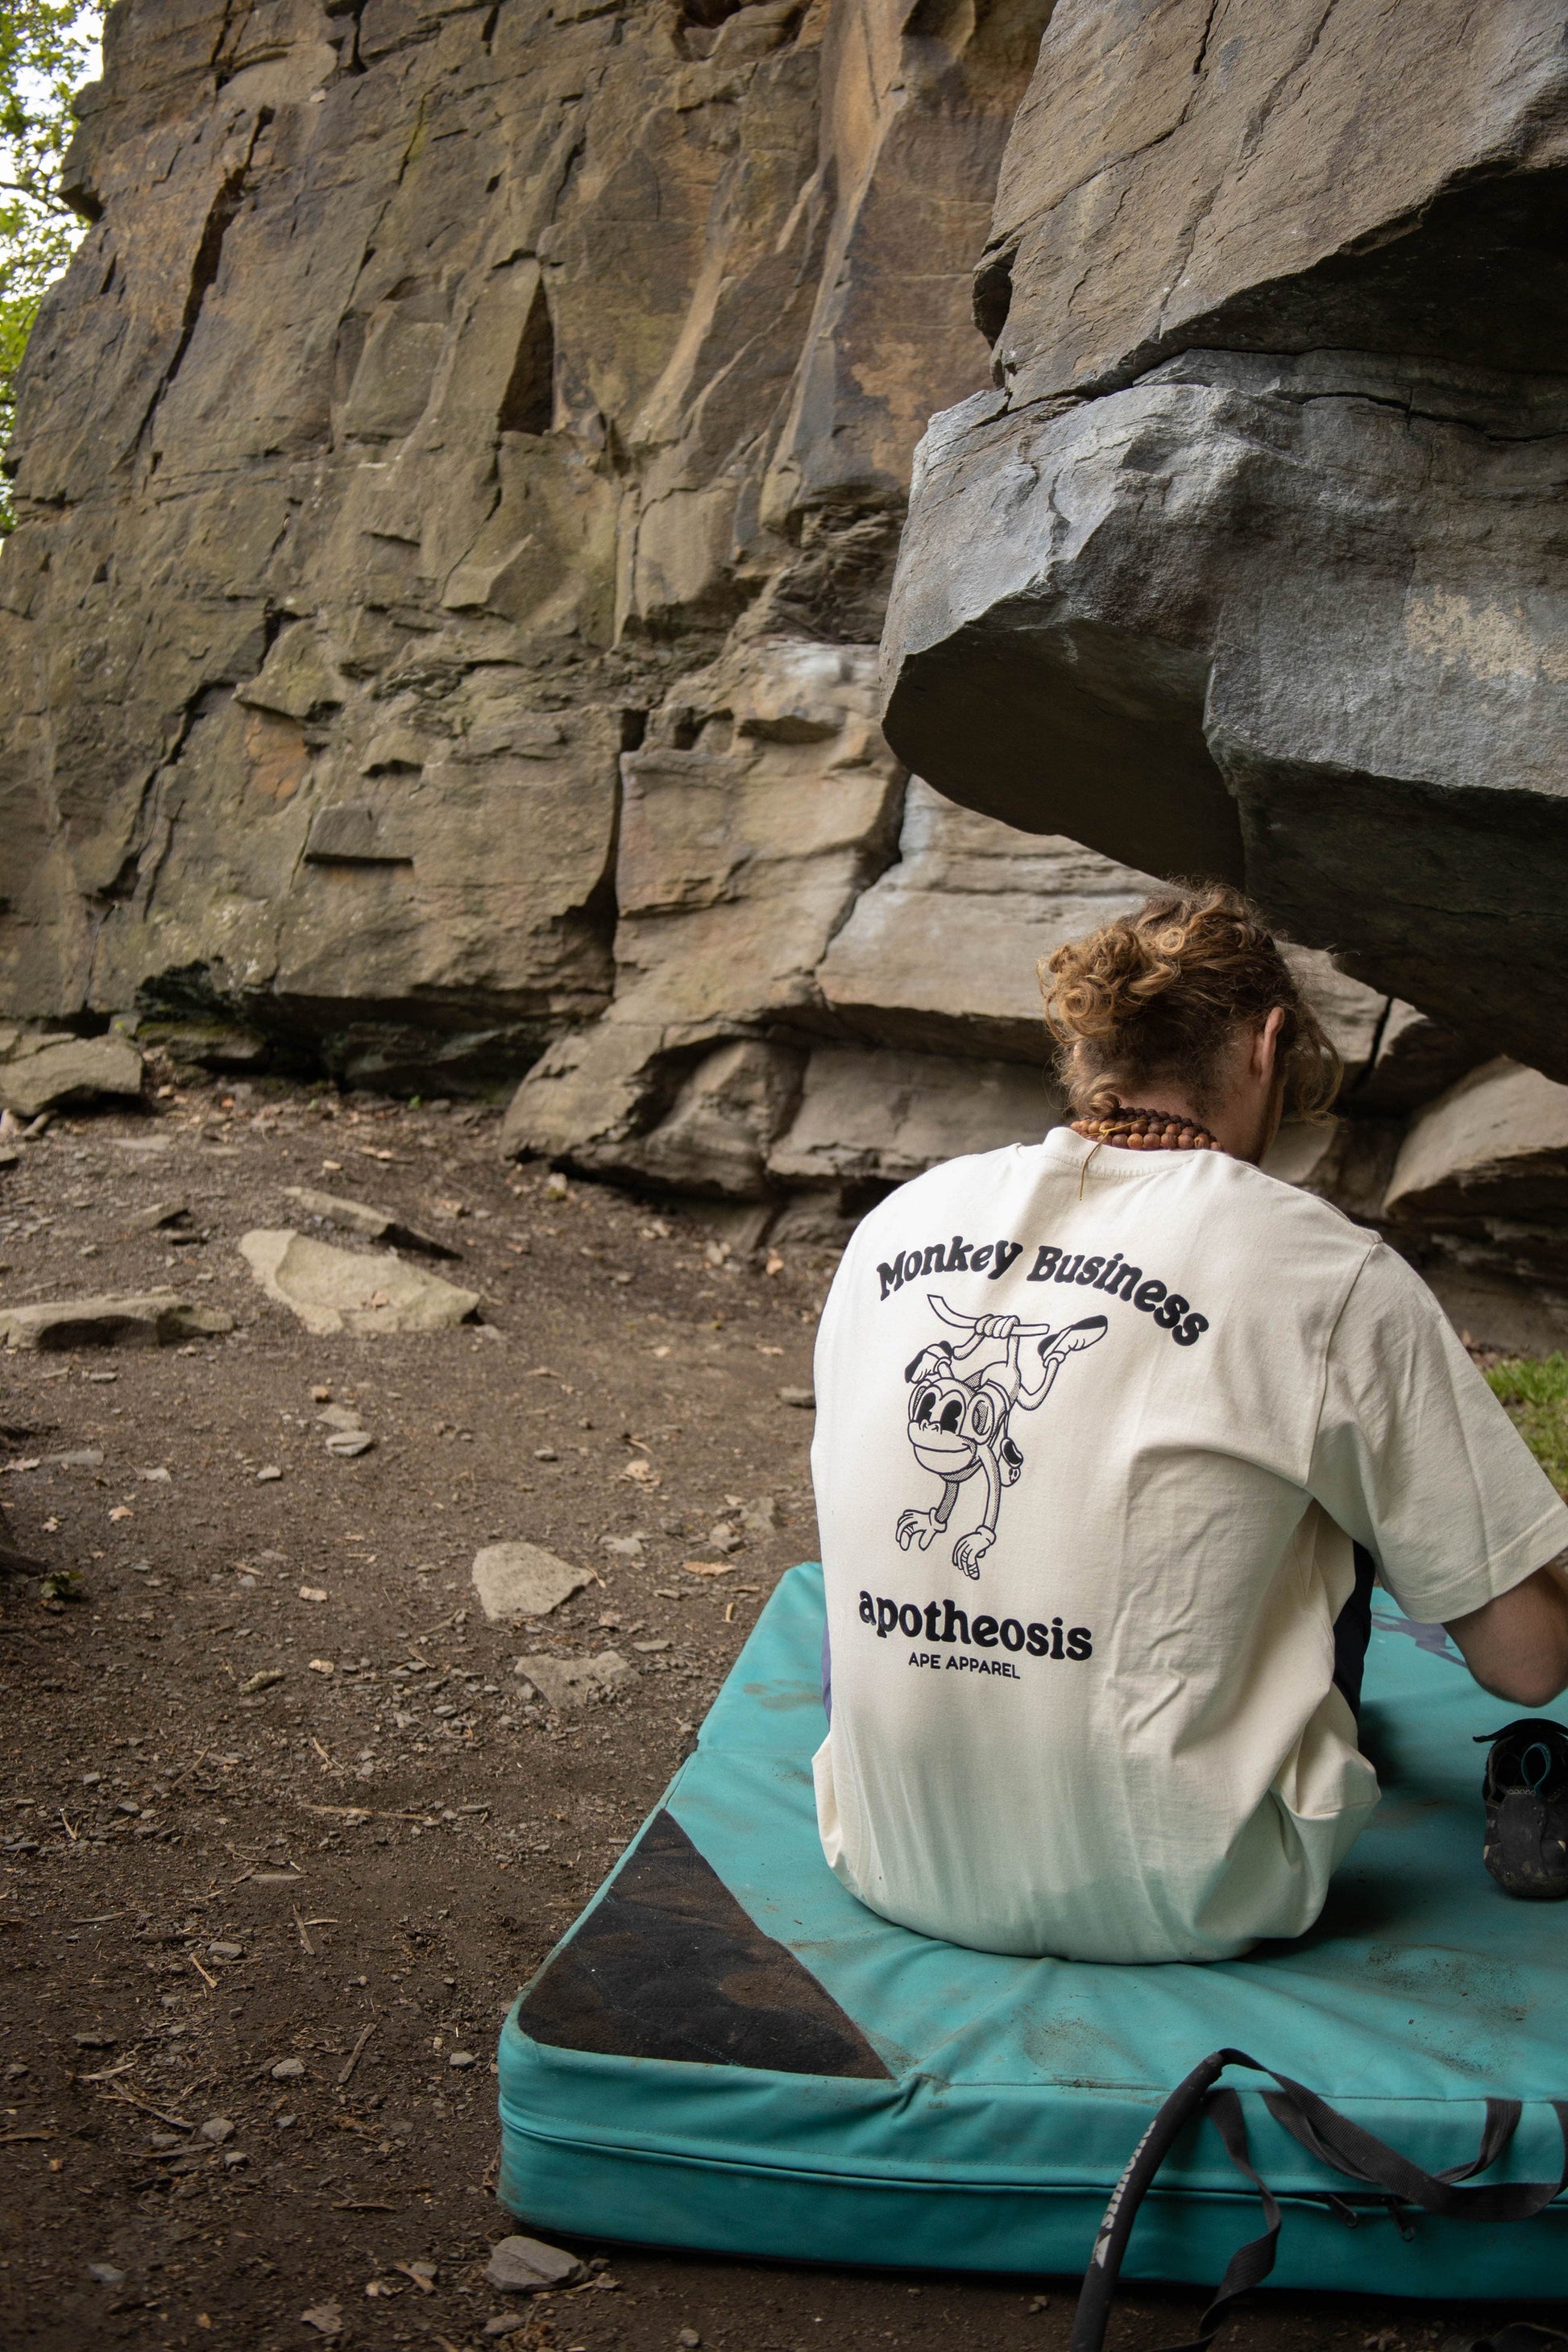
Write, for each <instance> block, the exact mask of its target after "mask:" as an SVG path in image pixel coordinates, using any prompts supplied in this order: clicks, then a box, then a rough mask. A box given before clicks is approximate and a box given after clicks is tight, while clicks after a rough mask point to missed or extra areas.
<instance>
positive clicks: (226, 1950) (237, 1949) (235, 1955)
mask: <svg viewBox="0 0 1568 2352" xmlns="http://www.w3.org/2000/svg"><path fill="white" fill-rule="evenodd" d="M207 1950H208V1952H209V1953H210V1954H211V1956H212V1958H214V1959H215V1960H243V1959H244V1958H245V1946H244V1945H243V1944H209V1945H208V1946H207Z"/></svg>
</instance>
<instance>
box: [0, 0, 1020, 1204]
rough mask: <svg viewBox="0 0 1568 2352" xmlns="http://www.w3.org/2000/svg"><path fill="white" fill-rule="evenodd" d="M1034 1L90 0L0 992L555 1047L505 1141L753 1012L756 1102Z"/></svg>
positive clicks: (804, 954) (667, 1153) (827, 841)
mask: <svg viewBox="0 0 1568 2352" xmlns="http://www.w3.org/2000/svg"><path fill="white" fill-rule="evenodd" d="M1047 6H1048V0H990V5H984V6H976V5H971V0H953V5H935V4H934V0H921V5H919V6H917V7H916V8H915V9H914V10H913V11H912V13H911V11H910V7H909V5H908V0H901V5H889V0H812V5H805V0H758V5H750V6H737V5H735V0H659V5H616V0H553V5H542V0H486V5H460V4H459V0H352V4H351V5H345V0H326V5H322V0H248V5H241V0H227V4H226V5H224V0H120V5H118V6H116V7H115V9H114V10H113V12H112V14H111V16H110V22H109V28H108V36H107V41H106V70H105V76H104V79H103V81H102V83H101V84H100V85H99V86H98V87H97V88H95V89H93V90H92V91H89V93H88V95H87V97H86V100H84V102H83V105H82V116H83V121H82V128H81V132H80V136H79V139H78V141H77V143H76V146H75V148H74V149H73V151H72V154H71V157H70V159H69V165H68V177H69V182H70V184H71V185H72V187H73V189H74V190H75V192H76V195H77V201H78V202H79V204H80V205H82V206H83V208H84V209H86V210H88V211H89V212H90V213H91V214H92V215H95V226H93V227H92V229H91V231H90V232H89V236H88V237H87V239H86V241H85V243H84V245H83V247H82V248H81V250H80V252H79V255H78V257H77V259H76V262H75V264H74V266H73V268H72V269H71V270H70V272H69V274H68V278H66V279H65V281H64V283H63V285H62V286H61V288H60V289H59V290H58V293H57V294H56V295H55V296H54V297H53V298H52V299H51V300H50V302H49V305H48V307H47V311H46V314H45V316H44V318H43V320H41V321H40V324H39V327H38V329H37V333H36V336H35V338H34V342H33V345H32V349H31V351H30V352H29V355H28V361H27V366H26V380H25V383H24V387H23V400H22V415H21V425H20V431H19V435H18V441H17V446H16V452H15V458H16V462H17V464H18V468H19V470H18V471H17V475H16V499H17V505H18V509H19V511H20V513H21V515H22V517H23V521H22V526H21V528H20V529H19V530H17V531H16V534H15V536H14V537H13V538H12V540H11V541H9V543H8V544H7V545H6V547H5V555H4V560H3V562H0V596H3V604H4V610H3V613H0V678H3V686H4V693H5V700H6V705H7V708H8V709H9V711H10V712H11V714H12V715H11V721H10V724H9V726H8V728H7V730H6V736H7V740H6V745H5V765H4V772H3V776H0V793H3V800H0V824H3V826H4V832H5V841H6V866H7V874H6V881H5V907H4V909H3V914H0V1004H3V1005H4V1007H5V1010H6V1011H7V1012H8V1013H13V1014H19V1015H21V1016H24V1017H26V1018H31V1019H35V1020H37V1019H46V1018H47V1019H55V1020H58V1019H61V1018H64V1019H67V1020H73V1019H80V1018H82V1017H83V1016H87V1017H90V1016H94V1015H97V1016H100V1017H101V1016H102V1015H103V1014H106V1013H110V1014H112V1013H125V1012H127V1011H128V1010H130V1009H131V1008H132V1007H135V1006H138V1005H140V1006H142V1008H144V1009H145V1008H149V1007H150V1008H153V1009H162V1010H163V1011H165V1012H174V1013H182V1012H184V1013H197V1014H201V1013H206V1014H213V1013H218V1014H221V1015H223V1016H225V1017H226V1018H229V1019H231V1020H232V1019H238V1020H240V1021H242V1022H245V1023H247V1024H250V1025H252V1026H253V1027H254V1028H255V1029H257V1030H258V1031H259V1032H260V1033H261V1034H263V1035H264V1036H265V1037H267V1038H268V1039H270V1040H272V1041H273V1042H274V1044H275V1045H276V1046H277V1047H279V1049H282V1050H284V1051H286V1052H292V1053H294V1054H295V1055H297V1056H298V1055H304V1056H306V1057H307V1058H309V1057H310V1056H320V1057H321V1059H322V1060H323V1061H324V1062H325V1064H326V1066H328V1067H330V1068H331V1069H332V1070H334V1071H336V1072H337V1073H339V1074H341V1075H342V1076H345V1077H347V1078H349V1079H350V1080H353V1081H355V1082H358V1083H361V1084H384V1085H392V1086H395V1087H412V1086H418V1085H423V1086H424V1087H426V1088H427V1089H428V1088H431V1087H442V1088H449V1087H458V1088H459V1089H461V1088H473V1087H480V1086H485V1085H489V1086H493V1085H494V1084H495V1083H497V1082H498V1081H500V1080H503V1079H505V1078H506V1077H508V1076H516V1075H521V1072H523V1071H524V1070H526V1069H527V1068H528V1067H529V1066H530V1065H531V1064H532V1063H533V1062H534V1061H535V1060H536V1058H537V1057H538V1055H540V1054H541V1052H542V1049H544V1048H545V1047H546V1046H547V1045H552V1043H556V1042H557V1041H561V1042H560V1044H559V1050H558V1051H557V1052H556V1053H555V1054H554V1055H552V1058H551V1060H550V1061H549V1063H548V1064H547V1065H546V1066H545V1067H544V1069H543V1070H542V1073H541V1076H540V1078H539V1082H538V1085H537V1087H536V1089H535V1090H534V1097H533V1098H532V1099H531V1102H530V1103H529V1104H528V1105H526V1106H525V1107H524V1108H523V1109H522V1110H521V1112H520V1114H519V1121H520V1124H519V1129H518V1131H519V1133H520V1134H521V1136H522V1137H523V1138H524V1139H533V1138H534V1137H536V1136H537V1138H538V1139H539V1140H541V1141H542V1142H547V1143H558V1144H561V1145H563V1146H572V1145H576V1144H581V1145H582V1147H583V1150H584V1153H585V1154H586V1155H588V1156H590V1157H593V1156H595V1155H596V1156H597V1158H598V1160H601V1161H604V1160H606V1158H611V1159H613V1158H614V1156H615V1152H616V1149H617V1148H618V1146H619V1144H620V1143H621V1142H623V1141H626V1140H627V1139H633V1138H635V1137H636V1136H637V1135H639V1134H640V1133H641V1132H642V1131H644V1130H646V1129H647V1128H648V1127H649V1126H650V1125H651V1124H653V1123H654V1121H655V1120H656V1119H657V1118H658V1116H659V1115H660V1114H661V1113H662V1112H663V1111H664V1110H665V1109H668V1108H669V1107H670V1106H671V1105H672V1104H673V1103H674V1101H675V1100H676V1098H677V1097H678V1096H681V1095H682V1090H683V1089H684V1088H687V1087H689V1081H690V1080H691V1079H692V1078H693V1076H694V1075H695V1074H697V1073H698V1072H699V1067H700V1062H701V1059H702V1056H703V1055H704V1053H705V1052H706V1051H707V1050H708V1049H709V1048H711V1047H714V1046H716V1045H728V1044H729V1042H730V1041H731V1040H734V1039H736V1038H737V1037H744V1038H755V1037H757V1036H759V1035H760V1034H762V1033H763V1032H767V1031H770V1030H771V1029H772V1028H773V1026H774V1025H776V1024H783V1026H784V1029H785V1030H786V1031H787V1033H788V1034H789V1036H790V1038H791V1040H792V1041H793V1042H792V1045H791V1046H790V1047H789V1049H788V1051H787V1052H784V1054H783V1055H782V1056H781V1055H777V1054H773V1052H772V1049H769V1052H768V1053H765V1054H763V1055H762V1058H761V1061H760V1062H759V1061H758V1057H757V1055H754V1054H753V1055H751V1057H750V1058H749V1059H748V1058H747V1057H745V1056H742V1063H743V1065H744V1066H745V1067H746V1068H747V1069H752V1066H753V1065H756V1073H757V1074H756V1076H755V1084H756V1086H758V1087H760V1088H761V1090H762V1094H761V1098H763V1099H766V1100H767V1101H770V1102H774V1103H775V1104H782V1103H783V1102H784V1099H785V1097H790V1098H792V1099H793V1094H794V1093H795V1092H798V1085H797V1080H798V1077H799V1075H800V1067H801V1064H802V1057H803V1055H804V1052H805V1044H806V1041H808V1040H809V1039H810V1038H812V1037H814V1036H820V1037H823V1038H833V1037H841V1036H843V1035H844V1034H847V1026H848V1025H849V1024H847V1022H846V1021H844V1020H841V1019H840V1018H839V1017H838V1015H837V1013H836V1012H835V1010H834V1000H833V997H832V993H831V983H830V982H828V981H827V980H826V979H825V978H824V977H823V976H822V967H823V965H824V962H825V959H826V957H827V954H828V950H829V947H830V943H831V942H833V941H834V940H835V938H836V936H837V934H838V933H839V931H840V930H841V929H842V928H843V927H844V925H845V923H846V921H847V918H848V917H849V916H850V914H851V912H852V910H853V909H854V908H855V907H856V905H857V902H858V899H859V898H860V895H861V894H862V893H863V892H864V891H865V890H866V889H867V887H868V885H870V884H871V883H873V882H874V881H875V879H876V877H878V875H879V873H880V872H881V871H882V869H883V868H884V867H885V866H888V865H889V861H890V860H891V859H892V858H893V857H894V856H895V855H896V851H897V845H898V841H899V836H900V824H902V822H903V814H904V812H903V798H904V782H905V777H904V771H903V770H902V768H901V767H900V765H899V763H898V762H897V761H895V760H894V758H893V757H892V755H891V754H890V753H889V751H888V749H887V747H886V745H885V743H884V742H883V740H882V739H881V736H880V733H879V729H878V726H877V720H876V709H875V690H874V670H875V640H876V637H877V634H878V631H879V627H880V624H881V617H882V612H883V606H884V603H885V597H886V590H887V583H888V579H889V573H890V568H891V562H892V555H893V550H894V545H895V541H896V539H897V533H898V529H899V524H900V518H901V514H902V508H903V497H904V490H905V485H906V482H907V478H908V472H909V464H910V455H911V452H912V450H913V447H914V445H915V442H916V440H917V438H918V436H919V435H920V433H921V431H922V430H923V428H924V425H925V422H926V419H927V417H928V415H930V413H931V410H932V409H933V408H935V407H939V406H941V405H942V404H946V403H950V402H952V400H953V399H955V398H957V397H960V396H961V395H963V394H964V393H966V392H968V391H970V390H971V389H973V386H974V384H975V383H977V382H981V381H983V380H984V363H985V354H984V345H983V344H982V343H981V342H980V341H979V340H978V339H977V338H976V336H975V334H974V331H973V326H972V324H971V322H970V319H969V271H970V267H971V264H972V262H973V255H974V253H975V251H976V250H977V249H978V247H979V246H980V244H981V242H982V241H983V239H984V231H985V224H986V221H987V219H988V217H989V214H990V208H991V203H992V197H993V194H994V184H995V177H996V169H997V164H998V162H999V160H1000V156H1001V152H1002V147H1003V143H1004V141H1005V135H1006V131H1007V126H1008V123H1009V121H1010V120H1011V117H1012V114H1013V111H1014V109H1015V107H1016V103H1017V100H1018V98H1019V96H1020V95H1021V93H1022V91H1023V89H1024V88H1025V87H1026V82H1027V79H1028V74H1029V70H1030V68H1031V66H1032V63H1033V58H1034V53H1035V49H1036V47H1037V41H1038V35H1039V29H1040V24H1041V22H1042V20H1043V17H1044V15H1045V14H1046V13H1047ZM866 984H867V983H866V975H865V969H864V961H863V960H862V963H861V965H860V966H858V967H856V968H854V969H853V970H851V969H849V968H848V967H847V968H846V975H845V979H844V982H843V985H844V987H845V988H846V989H847V992H848V994H849V996H850V997H851V998H854V997H855V996H856V995H857V992H858V994H859V995H861V996H863V995H864V994H865V990H866ZM606 1011H608V1012H609V1013H610V1015H611V1018H610V1019H608V1020H607V1021H606V1022H605V1024H604V1025H603V1027H602V1028H595V1026H594V1025H593V1024H594V1023H595V1017H596V1016H597V1015H599V1014H601V1013H605V1012H606ZM895 1025H896V1024H895ZM949 1032H950V1033H951V1034H950V1042H954V1043H957V1044H958V1045H960V1047H961V1049H963V1050H973V1047H974V1045H975V1043H976V1038H975V1036H973V1035H971V1034H967V1033H966V1032H964V1030H963V1024H962V1022H960V1023H959V1024H957V1026H956V1028H954V1026H953V1024H952V1023H951V1022H950V1024H949ZM927 1042H929V1040H927ZM732 1061H733V1056H731V1062H732ZM723 1073H731V1074H729V1075H724V1074H723ZM738 1085H740V1086H741V1092H742V1095H744V1094H745V1089H746V1087H748V1086H750V1085H752V1079H750V1078H748V1079H747V1080H746V1081H745V1082H744V1084H742V1082H741V1081H739V1080H737V1079H736V1078H735V1077H734V1076H733V1075H732V1072H731V1065H730V1063H726V1064H724V1065H723V1066H722V1071H721V1070H715V1071H714V1072H712V1073H710V1076H709V1078H708V1079H707V1080H705V1081H704V1082H703V1087H702V1088H701V1089H700V1092H701V1093H702V1097H703V1099H704V1100H707V1099H708V1098H709V1097H711V1098H712V1100H713V1101H714V1102H715V1103H718V1104H720V1105H721V1109H720V1110H718V1111H716V1112H714V1114H713V1115H714V1116H716V1117H719V1118H721V1122H722V1123H726V1124H732V1123H733V1121H734V1120H735V1119H736V1118H739V1119H740V1122H741V1125H742V1128H748V1129H749V1126H754V1124H755V1119H754V1117H753V1110H752V1108H741V1107H740V1102H741V1097H740V1096H738V1095H737V1093H736V1087H737V1086H738ZM747 1102H748V1104H749V1102H750V1097H747ZM683 1148H684V1147H681V1146H679V1144H677V1143H666V1144H664V1145H660V1146H659V1147H658V1150H656V1151H655V1152H654V1155H653V1156H654V1158H655V1159H657V1160H660V1164H663V1163H664V1162H667V1161H668V1163H669V1165H670V1166H671V1169H672V1170H673V1169H674V1168H675V1167H676V1166H677V1165H679V1164H685V1163H683V1162H681V1160H680V1153H681V1150H682V1149H683ZM721 1157H722V1155H721ZM752 1157H753V1158H754V1154H753V1155H752ZM716 1174H717V1177H718V1181H721V1182H725V1183H727V1182H729V1181H730V1178H729V1177H728V1175H726V1174H724V1173H723V1171H716Z"/></svg>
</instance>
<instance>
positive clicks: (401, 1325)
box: [239, 1229, 479, 1339]
mask: <svg viewBox="0 0 1568 2352" xmlns="http://www.w3.org/2000/svg"><path fill="white" fill-rule="evenodd" d="M239 1247H240V1253H241V1255H242V1256H243V1257H244V1258H245V1261H246V1263H247V1265H248V1266H249V1267H250V1270H251V1272H252V1274H254V1275H255V1276H256V1279H257V1281H258V1283H259V1284H260V1285H261V1287H262V1288H263V1290H265V1291H266V1293H267V1295H268V1298H274V1299H276V1300H277V1302H278V1304H279V1307H291V1308H292V1309H293V1312H294V1313H295V1314H296V1315H297V1316H298V1317H299V1318H300V1322H301V1323H302V1324H303V1325H304V1327H305V1328H306V1330H307V1331H313V1332H314V1333H316V1334H317V1336H318V1337H324V1336H325V1335H326V1334H327V1333H328V1332H331V1331H352V1332H353V1333H354V1334H355V1335H356V1336H357V1337H358V1338H361V1339H364V1338H368V1337H371V1336H373V1335H374V1333H376V1332H378V1331H445V1330H447V1329H449V1328H451V1327H452V1326H453V1325H454V1324H458V1323H466V1322H467V1321H468V1318H469V1317H470V1316H471V1315H472V1314H473V1312H474V1310H475V1308H476V1307H478V1306H479V1293H478V1291H474V1290H459V1289H458V1288H457V1286H455V1284H453V1283H450V1282H443V1281H442V1280H441V1278H440V1276H438V1275H435V1274H426V1273H425V1272H424V1271H423V1270H422V1269H421V1268H420V1267H418V1266H413V1265H404V1263H403V1261H402V1259H401V1258H395V1257H379V1256H371V1255H368V1254H367V1255H360V1254H359V1253H357V1252H355V1251H353V1250H341V1249H333V1248H331V1246H330V1245H329V1244H327V1243H325V1242H313V1241H311V1240H310V1237H309V1236H308V1235H307V1234H296V1233H292V1232H289V1231H288V1230H287V1229H285V1230H282V1231H278V1232H267V1231H258V1232H256V1233H249V1234H245V1235H243V1237H242V1238H241V1241H240V1244H239Z"/></svg>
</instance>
